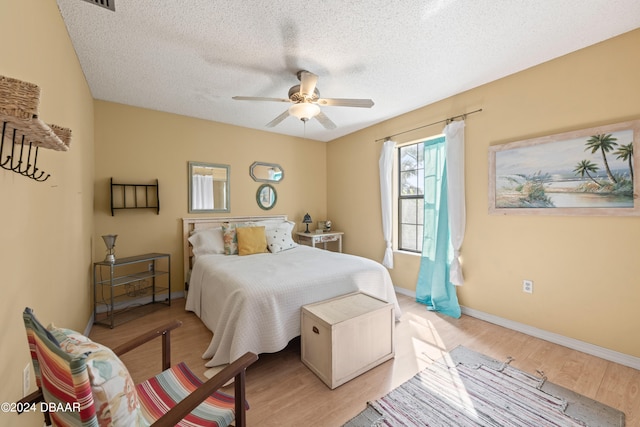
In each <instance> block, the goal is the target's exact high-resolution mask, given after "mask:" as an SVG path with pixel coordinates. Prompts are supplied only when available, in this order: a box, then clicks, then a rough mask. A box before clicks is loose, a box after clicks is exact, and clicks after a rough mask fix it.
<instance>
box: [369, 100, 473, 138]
mask: <svg viewBox="0 0 640 427" xmlns="http://www.w3.org/2000/svg"><path fill="white" fill-rule="evenodd" d="M481 111H482V108H479V109H477V110H475V111H471V112H470V113H464V114H459V115H457V116H453V117H449V118H447V119H443V120H438V121H437V122H433V123H429V124H428V125H424V126H419V127H417V128H413V129H409V130H405V131H404V132H399V133H396V134H393V135H389V136H386V137H384V138H380V139H376V140H375V142H380V141H388V140H389V139H391V138H393V137H394V136H398V135H402V134H404V133H409V132H413V131H414V130H418V129H422V128H426V127H429V126H433V125H437V124H438V123H444V122H447V123H449V122H452V121H454V120H455V119H459V118H461V117H462V118H463V119H466V118H467V116H468V115H470V114H474V113H479V112H481Z"/></svg>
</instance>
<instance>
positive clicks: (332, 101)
mask: <svg viewBox="0 0 640 427" xmlns="http://www.w3.org/2000/svg"><path fill="white" fill-rule="evenodd" d="M316 103H317V104H320V105H327V106H330V107H360V108H371V107H373V105H374V103H373V101H372V100H371V99H349V98H320V99H318V100H317V101H316Z"/></svg>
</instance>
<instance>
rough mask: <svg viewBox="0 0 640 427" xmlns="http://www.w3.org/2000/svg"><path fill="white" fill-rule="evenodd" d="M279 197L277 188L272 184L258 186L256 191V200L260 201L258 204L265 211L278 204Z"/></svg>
mask: <svg viewBox="0 0 640 427" xmlns="http://www.w3.org/2000/svg"><path fill="white" fill-rule="evenodd" d="M277 199H278V194H277V193H276V189H275V188H273V185H271V184H262V185H261V186H260V187H258V192H257V193H256V201H257V202H258V206H260V208H261V209H264V210H265V211H267V210H269V209H271V208H272V207H274V206H275V205H276V200H277Z"/></svg>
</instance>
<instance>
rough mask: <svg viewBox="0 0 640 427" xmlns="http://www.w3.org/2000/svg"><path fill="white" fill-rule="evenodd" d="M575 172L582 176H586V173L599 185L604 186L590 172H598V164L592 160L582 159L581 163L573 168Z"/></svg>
mask: <svg viewBox="0 0 640 427" xmlns="http://www.w3.org/2000/svg"><path fill="white" fill-rule="evenodd" d="M573 172H574V173H575V174H576V175H580V176H581V177H582V178H584V175H585V174H586V175H587V176H588V177H589V178H590V179H591V181H593V182H595V183H596V184H597V185H598V187H602V184H600V183H599V182H598V181H596V180H595V179H593V177H592V176H591V174H590V173H589V172H592V173H597V172H598V165H596V164H595V163H592V162H591V161H590V160H582V161H581V162H580V163H578V164H577V165H576V168H575V169H574V170H573Z"/></svg>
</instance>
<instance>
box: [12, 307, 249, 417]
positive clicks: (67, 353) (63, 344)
mask: <svg viewBox="0 0 640 427" xmlns="http://www.w3.org/2000/svg"><path fill="white" fill-rule="evenodd" d="M23 318H24V323H25V327H26V329H27V339H28V341H29V350H30V352H31V359H32V362H33V367H34V371H35V376H36V382H37V385H38V390H37V391H36V392H34V393H32V394H30V395H29V396H26V397H25V398H23V399H22V400H21V401H20V402H21V403H22V404H25V403H31V404H37V405H40V402H46V404H47V405H49V407H50V408H52V409H56V410H54V411H49V412H48V413H45V423H46V424H47V425H50V424H51V423H53V425H56V426H57V425H60V426H83V427H85V426H90V427H93V426H100V425H106V424H109V425H113V426H124V427H130V426H135V425H149V424H152V425H153V426H174V425H183V424H182V423H185V424H188V425H190V426H193V425H206V426H218V427H223V426H228V425H230V424H231V423H232V421H233V420H234V418H235V425H236V427H244V426H246V418H245V411H246V409H247V404H246V400H245V372H246V369H247V367H248V366H249V365H251V364H252V363H253V362H255V361H256V360H258V356H257V355H255V354H253V353H246V354H245V355H243V356H242V357H240V358H239V359H238V360H236V361H235V362H233V363H231V364H230V365H229V366H227V367H225V368H224V369H223V370H222V371H220V372H219V373H218V374H217V375H215V376H214V377H212V378H211V379H209V380H208V381H206V382H204V383H203V382H202V381H200V380H199V379H198V378H197V377H196V376H195V375H194V374H193V373H192V372H191V371H190V370H189V368H187V366H186V365H185V364H184V363H180V364H178V365H176V366H173V367H171V341H170V331H171V330H173V329H175V328H177V327H179V326H180V325H181V324H182V323H181V322H179V321H174V322H170V323H168V324H166V325H164V326H161V327H159V328H155V329H153V330H150V331H149V332H147V333H145V334H142V335H140V336H139V337H137V338H134V339H132V340H130V341H128V342H126V343H124V344H122V345H120V346H118V347H116V348H114V349H113V350H111V349H109V348H107V347H104V346H102V345H100V344H98V343H95V342H93V341H91V340H89V339H88V338H87V337H85V336H83V335H82V334H79V333H77V332H74V331H71V330H68V329H61V328H56V327H52V326H50V327H49V328H44V327H43V326H42V325H41V324H40V322H38V320H37V319H36V317H35V316H34V314H33V311H32V310H31V309H29V308H26V309H25V311H24V313H23ZM159 336H161V337H162V369H163V372H162V373H160V374H159V375H157V376H156V377H154V378H151V379H149V380H147V381H144V382H142V383H140V384H137V385H134V384H133V381H132V380H131V377H130V376H129V373H128V372H127V371H126V367H124V365H123V364H122V362H121V361H120V359H119V358H118V356H119V355H122V354H124V353H126V352H128V351H130V350H132V349H134V348H136V347H138V346H140V345H141V344H144V343H146V342H148V341H150V340H152V339H154V338H156V337H159ZM232 378H235V397H234V396H230V395H227V394H225V393H222V392H219V391H218V389H220V388H221V387H222V386H223V385H224V384H225V383H226V382H228V381H229V380H230V379H232Z"/></svg>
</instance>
